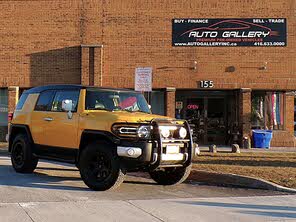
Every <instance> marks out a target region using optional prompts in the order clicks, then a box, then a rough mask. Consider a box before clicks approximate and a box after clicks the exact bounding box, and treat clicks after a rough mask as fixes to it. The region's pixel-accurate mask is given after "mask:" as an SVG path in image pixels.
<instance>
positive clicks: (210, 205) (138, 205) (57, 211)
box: [0, 196, 296, 222]
mask: <svg viewBox="0 0 296 222" xmlns="http://www.w3.org/2000/svg"><path fill="white" fill-rule="evenodd" d="M0 218H1V222H14V221H18V222H32V221H34V222H41V221H42V222H68V221H69V222H70V221H71V222H76V221H77V222H81V221H88V222H92V221H94V222H98V221H104V222H105V221H123V222H124V221H184V219H185V220H186V221H220V222H224V221H225V222H229V221H242V222H244V221H245V222H250V221H258V222H260V221H296V196H272V197H270V196H267V197H228V198H187V199H162V200H157V199H153V200H125V201H121V200H115V201H110V200H103V201H77V202H73V201H70V202H27V203H12V204H5V203H4V204H0Z"/></svg>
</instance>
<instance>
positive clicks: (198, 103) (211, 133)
mask: <svg viewBox="0 0 296 222" xmlns="http://www.w3.org/2000/svg"><path fill="white" fill-rule="evenodd" d="M226 109H227V106H226V104H225V98H223V97H222V98H210V97H204V98H190V99H187V107H186V119H187V120H189V122H190V123H191V124H194V125H195V134H196V137H197V141H198V143H199V144H204V145H206V144H219V145H225V144H226V138H227V129H226V128H227V125H226V123H227V116H226Z"/></svg>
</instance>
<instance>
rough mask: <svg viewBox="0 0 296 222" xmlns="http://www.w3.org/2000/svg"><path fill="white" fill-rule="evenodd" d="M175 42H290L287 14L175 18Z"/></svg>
mask: <svg viewBox="0 0 296 222" xmlns="http://www.w3.org/2000/svg"><path fill="white" fill-rule="evenodd" d="M172 22H173V36H172V37H173V46H199V47H209V46H211V47H219V46H226V47H227V46H232V47H233V46H266V47H270V46H276V47H284V46H286V45H287V22H286V19H285V18H247V19H235V18H234V19H206V18H205V19H199V18H197V19H182V18H181V19H173V21H172Z"/></svg>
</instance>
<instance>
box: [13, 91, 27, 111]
mask: <svg viewBox="0 0 296 222" xmlns="http://www.w3.org/2000/svg"><path fill="white" fill-rule="evenodd" d="M28 95H29V94H27V93H23V94H22V96H21V98H20V99H19V101H18V103H17V105H16V108H15V109H16V110H21V109H22V108H23V106H24V104H25V102H26V100H27V98H28Z"/></svg>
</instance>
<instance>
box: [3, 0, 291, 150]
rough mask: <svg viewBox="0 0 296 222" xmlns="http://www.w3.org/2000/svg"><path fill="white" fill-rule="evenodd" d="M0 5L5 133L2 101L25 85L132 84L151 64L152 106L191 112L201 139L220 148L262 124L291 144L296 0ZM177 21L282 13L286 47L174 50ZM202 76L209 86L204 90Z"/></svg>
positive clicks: (48, 0)
mask: <svg viewBox="0 0 296 222" xmlns="http://www.w3.org/2000/svg"><path fill="white" fill-rule="evenodd" d="M0 8H1V10H0V21H1V22H0V23H1V26H0V86H1V91H0V122H1V126H2V131H3V132H2V134H5V133H6V132H5V129H6V125H7V120H6V116H7V106H8V111H13V108H14V105H15V101H16V99H17V97H18V94H19V93H21V91H22V90H23V89H26V88H29V87H32V86H37V85H44V84H59V83H75V84H86V85H96V86H111V87H124V88H134V79H135V68H137V67H152V69H153V92H152V93H150V95H149V99H150V102H151V104H152V109H153V110H154V111H155V112H157V113H164V114H167V115H170V116H175V115H176V116H178V117H181V118H192V117H195V118H196V121H197V123H196V124H198V126H199V128H200V129H201V130H200V132H199V136H200V138H199V139H200V141H201V143H204V144H208V143H216V144H226V143H230V142H231V140H230V137H231V136H230V135H233V134H236V133H237V132H239V134H238V137H239V139H240V140H242V137H243V136H250V131H251V129H252V128H268V129H273V132H274V133H273V140H272V145H273V146H295V139H294V95H293V94H292V93H290V92H291V91H293V90H295V89H296V61H295V55H296V45H295V44H296V38H295V35H296V14H295V10H296V2H295V0H261V1H256V0H248V1H246V0H225V1H216V0H200V1H194V0H178V1H177V0H163V1H157V0H156V1H148V0H127V1H116V0H101V1H98V0H73V1H72V0H43V1H36V0H19V1H14V0H11V1H10V0H6V1H0ZM177 18H201V19H202V18H208V19H211V18H212V19H216V18H223V19H232V18H236V19H240V18H241V19H243V18H285V19H286V24H287V31H286V33H285V35H286V37H287V41H286V43H287V46H285V47H268V46H266V47H265V46H262V47H241V46H235V47H176V46H173V45H172V31H173V30H172V27H173V26H172V20H173V19H177ZM205 80H209V81H213V88H210V89H205V88H201V85H200V83H201V82H200V81H205ZM274 101H277V103H276V104H277V106H276V107H275V108H274V107H271V108H270V103H273V102H274ZM176 102H178V104H179V105H178V107H176V106H175V105H176ZM156 104H157V106H156ZM176 108H178V109H176ZM273 108H274V109H275V111H276V112H275V113H273V112H272V111H271V112H270V111H268V110H270V109H273ZM1 112H2V113H1ZM275 115H277V116H276V117H279V118H276V117H275ZM271 116H273V117H272V118H271Z"/></svg>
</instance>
